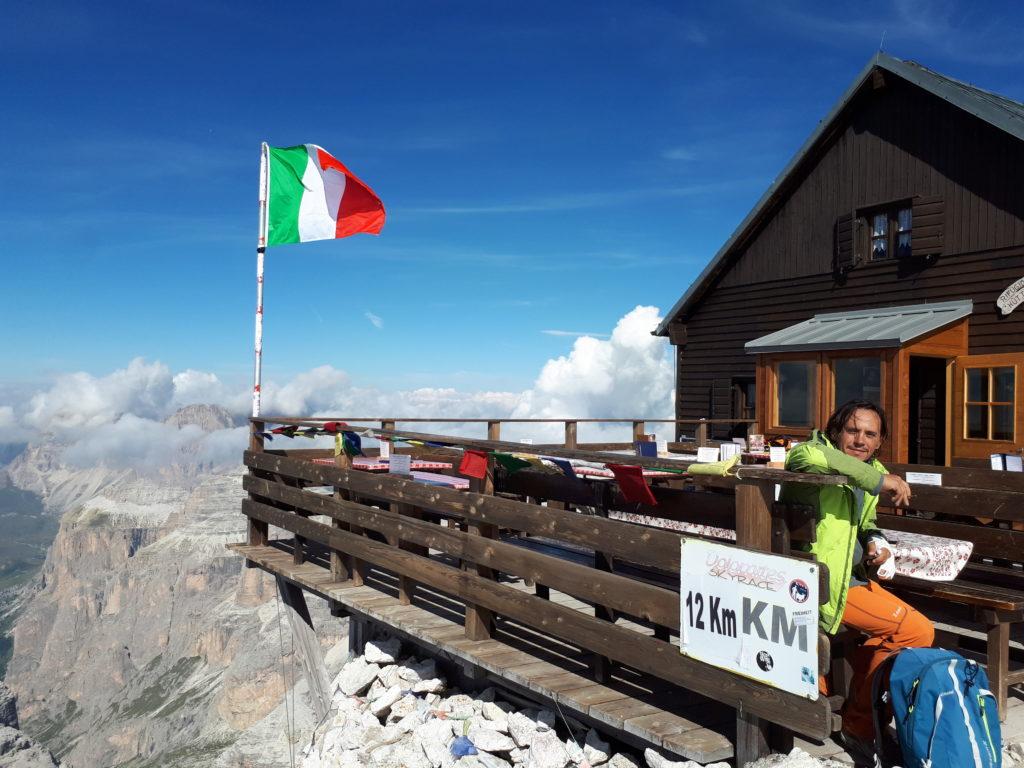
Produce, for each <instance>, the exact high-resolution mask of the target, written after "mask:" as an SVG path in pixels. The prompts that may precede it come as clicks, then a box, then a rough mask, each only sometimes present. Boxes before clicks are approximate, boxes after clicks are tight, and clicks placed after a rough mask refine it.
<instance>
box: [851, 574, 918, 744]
mask: <svg viewBox="0 0 1024 768" xmlns="http://www.w3.org/2000/svg"><path fill="white" fill-rule="evenodd" d="M843 624H845V625H846V626H848V627H852V628H853V629H858V630H860V631H861V632H863V633H865V634H866V635H868V636H869V637H868V639H867V640H865V641H864V643H863V644H862V645H860V646H858V647H857V648H856V650H855V651H854V653H853V657H852V658H851V659H850V664H851V666H852V667H853V679H852V680H851V681H850V692H849V695H848V696H847V699H846V705H845V706H844V707H843V730H844V731H846V732H847V733H849V734H850V735H851V736H855V737H856V738H858V739H862V740H871V739H874V736H875V724H874V720H873V714H872V701H871V685H872V681H873V680H874V677H875V674H874V673H875V670H876V669H877V668H878V665H879V664H881V663H882V662H883V661H885V659H886V657H888V656H889V655H890V654H892V653H894V652H895V651H898V650H900V649H901V648H928V647H930V646H931V644H932V642H933V641H934V640H935V628H934V627H933V626H932V623H931V622H930V621H929V620H928V619H927V618H926V617H925V616H924V614H922V613H921V612H919V611H917V610H916V609H914V608H911V607H910V606H909V605H907V604H906V603H905V602H903V601H902V600H900V599H899V598H898V597H896V595H894V594H892V593H891V592H889V591H887V590H885V589H883V588H882V587H881V586H879V584H878V583H877V582H874V581H869V582H868V583H867V586H863V587H850V591H849V593H847V596H846V609H845V610H844V611H843Z"/></svg>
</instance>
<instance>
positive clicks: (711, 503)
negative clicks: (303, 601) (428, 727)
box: [242, 441, 837, 763]
mask: <svg viewBox="0 0 1024 768" xmlns="http://www.w3.org/2000/svg"><path fill="white" fill-rule="evenodd" d="M479 442H480V443H481V445H480V446H479V447H483V448H490V447H492V445H493V447H494V448H495V449H499V450H509V448H510V447H511V448H512V449H515V448H516V447H518V448H521V446H515V445H514V444H503V443H497V442H494V443H489V442H487V441H479ZM472 447H477V446H476V445H473V446H472ZM580 453H581V454H584V456H585V455H586V454H585V452H580ZM245 462H246V464H247V465H248V466H249V468H250V474H249V475H248V476H247V477H246V478H245V480H244V488H245V489H246V491H248V493H249V498H248V499H247V500H245V501H244V502H243V510H242V511H243V513H244V514H245V515H246V516H247V517H248V518H249V520H250V526H249V541H248V544H247V546H248V547H249V549H247V550H246V552H249V553H250V554H252V555H254V556H255V555H256V554H260V558H261V560H260V562H261V563H264V562H265V563H269V562H271V561H272V560H273V558H271V557H270V556H269V555H267V554H266V553H265V552H264V549H265V548H266V547H267V546H268V531H269V527H270V526H274V527H276V528H279V529H283V530H285V531H290V532H291V533H292V534H293V535H294V539H295V548H294V551H295V552H296V553H298V554H297V556H296V557H294V558H293V559H292V564H293V565H294V566H295V567H296V568H298V569H299V571H301V569H302V568H305V564H304V563H303V562H302V561H303V552H304V547H303V544H304V543H305V542H310V543H316V544H318V545H321V546H324V547H327V548H328V549H329V550H330V560H331V575H332V576H333V577H334V578H335V581H334V582H333V583H335V584H342V583H347V581H346V580H351V581H352V582H355V581H357V580H360V579H361V581H360V584H368V583H370V581H371V580H372V579H371V577H370V576H369V572H370V570H373V569H385V570H387V571H388V572H389V573H392V574H394V575H395V577H396V578H397V580H398V585H399V587H398V596H399V599H400V602H401V604H403V605H409V604H410V603H411V602H412V601H413V600H414V599H415V598H416V595H417V594H418V593H419V590H421V589H422V590H424V591H430V592H431V593H432V594H433V593H435V592H438V591H439V592H441V593H445V594H448V595H453V596H455V597H457V598H459V599H461V600H463V601H464V603H465V614H466V619H465V627H464V631H465V635H466V638H467V641H471V642H473V643H479V642H484V641H486V640H488V638H491V637H492V636H493V632H494V631H495V628H496V626H497V618H502V619H503V620H505V621H513V622H515V623H517V624H518V625H522V626H526V627H531V628H533V629H534V630H536V631H539V632H544V633H548V634H550V635H552V636H553V637H555V638H557V639H558V640H559V641H560V642H565V643H569V644H571V645H573V646H576V647H579V648H582V649H585V650H586V651H588V652H589V653H590V654H592V655H593V658H594V659H596V660H597V662H598V665H600V663H602V662H601V660H607V663H608V664H610V663H612V662H614V663H615V664H616V665H621V669H624V670H635V672H638V673H640V674H644V675H649V676H652V677H653V678H656V679H657V680H659V681H660V683H661V684H662V685H671V686H678V687H680V688H683V689H687V690H690V691H693V692H695V693H697V694H700V695H702V696H704V697H707V698H706V699H701V700H700V701H704V702H706V703H705V704H703V705H700V706H704V707H712V706H713V705H712V702H718V704H719V705H721V704H724V705H726V706H729V707H733V708H735V709H736V710H737V714H736V715H735V717H736V722H737V737H736V742H735V743H736V754H737V757H738V758H739V760H740V762H741V763H742V762H743V761H745V760H752V759H755V758H756V757H758V756H760V755H763V754H765V753H766V752H767V746H768V740H769V738H771V737H772V729H771V727H770V725H771V724H772V723H775V724H778V725H779V726H781V727H782V728H784V729H785V731H786V732H796V733H799V734H801V735H804V736H806V737H809V738H812V739H819V740H820V739H824V738H826V737H827V736H828V735H829V734H830V733H831V732H832V730H833V728H834V726H835V724H836V719H835V718H834V716H833V715H832V713H831V711H830V709H829V702H828V701H826V700H823V699H819V700H817V701H810V700H808V699H806V698H804V697H800V696H796V695H794V694H789V693H786V692H784V691H781V690H778V689H774V688H771V687H770V686H767V685H764V684H761V683H757V682H755V681H752V680H749V679H747V678H744V677H741V676H738V675H736V674H733V673H731V672H729V671H725V670H722V669H718V668H715V667H711V666H709V665H706V664H702V663H700V662H697V661H694V660H693V659H690V658H688V657H686V656H683V655H682V654H680V653H679V651H678V648H677V647H676V646H675V645H673V644H672V643H671V642H670V640H669V632H670V631H672V632H677V631H678V627H679V599H678V593H677V587H678V585H677V582H678V572H679V547H680V535H679V534H678V533H675V532H672V531H665V530H657V529H648V528H643V527H640V526H636V525H632V524H629V523H624V522H619V521H615V520H610V519H604V518H601V517H598V516H592V515H583V514H580V513H578V512H575V511H570V510H560V509H554V508H550V507H542V506H539V505H537V504H529V503H524V502H522V501H519V500H516V499H510V498H503V497H502V496H500V495H489V494H483V493H476V492H472V491H471V492H459V491H455V490H452V489H449V488H444V487H440V486H426V485H423V484H420V483H415V482H411V481H408V480H403V479H401V478H398V477H393V476H388V475H370V474H368V473H365V472H359V471H354V470H346V469H342V468H338V467H327V466H319V465H315V464H313V463H312V462H310V461H308V460H301V459H294V458H291V457H289V456H287V455H284V454H282V453H280V452H265V451H261V450H255V451H250V452H247V453H246V455H245ZM497 474H498V475H499V476H500V472H499V473H497ZM523 474H524V476H525V475H526V474H527V473H523ZM537 474H539V473H537ZM760 475H761V476H759V477H756V478H754V479H752V480H750V481H749V482H745V483H739V484H737V485H736V487H735V488H734V491H733V494H732V495H728V494H712V493H707V494H693V493H690V492H686V491H683V490H682V489H680V488H659V489H658V491H657V492H658V493H659V494H666V499H667V498H668V496H672V497H673V498H675V499H676V500H677V501H678V502H679V503H683V504H686V505H693V507H694V510H695V514H700V515H705V514H706V515H708V516H710V517H712V518H715V519H718V518H720V517H721V516H722V515H725V514H728V515H729V516H730V519H731V522H732V524H733V525H735V526H737V530H738V531H739V533H740V537H739V538H740V540H739V542H738V544H739V545H741V546H742V545H746V546H751V547H752V548H757V549H761V550H766V551H767V550H771V549H773V548H775V546H774V545H775V542H778V546H779V547H786V548H788V547H789V542H790V539H791V534H792V533H793V531H796V537H797V539H800V536H802V535H803V534H801V533H800V531H808V530H809V531H811V532H813V525H807V524H806V521H804V522H803V523H801V524H799V525H795V526H794V525H791V524H790V521H789V520H788V519H784V518H783V517H781V516H780V515H779V514H777V513H776V512H775V507H774V506H773V504H772V501H771V496H772V487H773V485H772V482H771V480H770V479H768V478H776V479H792V478H795V477H798V476H796V475H793V474H792V473H784V472H779V471H777V470H770V471H762V472H761V473H760ZM545 477H550V476H545ZM803 477H806V479H807V481H809V482H823V483H834V482H837V479H836V478H820V477H817V478H816V477H814V476H803ZM566 480H568V478H566ZM325 486H326V487H330V488H334V489H336V490H335V493H334V495H325V494H323V493H314V492H312V491H310V490H308V488H309V487H325ZM563 487H565V486H563ZM571 487H572V489H573V490H572V493H569V494H568V496H569V500H571V501H574V502H575V503H580V502H581V500H583V499H586V500H589V501H593V500H594V498H595V496H594V491H593V490H591V491H589V495H587V491H586V489H584V488H583V487H582V486H578V485H572V486H571ZM499 490H500V489H499ZM575 493H582V494H584V495H583V496H582V497H580V498H576V497H574V496H573V494H575ZM601 493H602V494H604V493H610V494H612V495H611V496H610V502H611V504H612V505H614V504H616V503H618V502H619V501H621V500H619V499H616V497H615V495H614V492H612V491H601ZM684 497H685V498H684ZM357 499H358V501H356V500H357ZM697 507H700V508H701V509H702V510H703V511H700V512H697V511H696V510H697ZM727 510H731V512H728V511H727ZM414 512H415V513H416V514H413V513H414ZM318 515H326V516H327V517H329V518H330V519H331V524H330V525H326V524H324V523H320V522H317V521H316V520H314V519H311V518H313V517H315V516H318ZM432 516H443V517H445V518H449V519H451V518H455V519H457V520H461V521H463V522H464V523H465V524H466V526H467V530H465V531H463V530H460V529H459V528H457V527H454V526H441V525H438V524H436V523H435V522H432V519H431V518H432ZM435 519H436V518H435ZM499 529H505V530H507V531H513V532H518V533H521V534H525V535H527V536H543V537H546V538H548V539H550V540H552V541H555V542H560V543H562V544H565V545H568V546H572V547H576V548H578V549H581V550H585V551H591V552H594V553H595V554H594V560H593V562H592V564H591V563H587V562H571V558H570V559H563V558H560V557H557V556H552V555H551V554H549V553H544V552H537V551H530V550H529V549H528V548H525V547H523V546H519V545H517V544H516V543H512V542H508V541H502V540H500V539H498V538H497V532H498V530H499ZM370 534H373V536H371V535H370ZM800 540H802V539H800ZM780 551H785V550H781V549H780ZM439 558H441V559H440V560H439ZM445 558H447V560H445ZM251 559H255V557H253V558H251ZM336 559H337V561H339V562H338V567H337V568H335V567H334V566H335V561H336ZM456 561H462V562H463V563H466V564H467V566H468V567H466V568H465V569H459V568H458V567H452V565H453V564H454V562H456ZM617 562H620V563H623V564H628V563H634V564H643V565H644V566H646V567H650V568H652V569H655V570H657V571H659V572H661V573H664V574H668V575H669V576H670V577H671V578H673V581H674V582H675V587H676V588H668V587H666V586H665V585H664V584H659V583H656V582H652V581H649V580H645V579H642V578H638V577H636V576H634V575H629V574H628V573H625V572H619V571H618V570H617V569H616V568H615V567H614V565H615V563H617ZM355 563H362V564H363V568H362V570H360V568H358V567H357V566H356V565H355ZM264 567H265V566H264ZM299 571H295V572H296V573H298V572H299ZM302 572H304V571H302ZM499 575H503V576H506V575H514V576H517V577H520V580H524V579H529V580H531V581H533V582H535V583H536V584H539V585H541V586H542V587H548V588H549V590H550V592H551V593H555V592H556V591H557V593H558V594H559V595H560V596H568V597H569V599H570V600H571V601H573V602H572V603H571V605H567V604H564V603H563V602H556V601H555V600H554V598H553V595H552V599H551V600H545V599H543V598H542V597H538V596H537V595H532V594H529V593H525V592H523V591H522V588H521V584H520V586H518V587H517V586H515V585H513V584H511V583H509V582H508V579H507V578H502V579H499V578H498V576H499ZM318 578H319V577H318ZM318 583H319V582H318ZM629 618H633V619H636V620H637V621H636V622H631V621H628V620H626V619H629ZM620 619H621V620H620ZM645 626H646V627H647V630H646V631H644V627H645ZM652 627H653V630H651V629H650V628H652ZM651 632H653V634H651ZM826 658H827V654H826ZM617 669H618V667H617ZM669 699H671V697H669ZM676 699H679V695H677V696H676ZM637 706H638V707H639V709H637V712H640V711H641V710H643V714H642V715H641V714H637V716H636V722H634V724H633V727H636V728H640V727H641V723H647V721H648V720H649V721H650V723H654V722H661V720H659V717H661V716H660V715H657V713H656V712H655V711H654V710H651V708H650V706H651V705H649V704H643V705H642V706H641V704H639V703H638V705H637ZM700 706H698V707H697V709H695V710H694V714H697V713H698V711H699V709H700ZM645 707H646V709H645ZM666 716H668V715H666ZM673 717H676V716H675V715H673ZM631 722H632V721H631ZM644 727H646V726H644ZM680 727H683V726H680ZM627 730H628V728H627ZM645 732H646V731H645ZM676 733H677V734H679V739H677V740H676V742H674V743H675V744H676V747H678V746H679V744H680V743H682V742H683V741H685V739H683V738H682V735H681V732H678V731H677V732H676ZM659 738H660V737H659ZM656 743H662V744H663V746H665V745H668V744H669V740H668V739H667V737H666V738H665V739H663V740H662V741H661V742H656Z"/></svg>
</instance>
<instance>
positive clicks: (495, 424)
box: [257, 416, 757, 450]
mask: <svg viewBox="0 0 1024 768" xmlns="http://www.w3.org/2000/svg"><path fill="white" fill-rule="evenodd" d="M262 421H268V422H270V421H272V422H273V423H275V424H298V425H317V424H322V423H324V422H325V421H344V422H346V423H349V424H360V425H365V424H377V425H379V426H380V428H381V429H388V430H390V429H394V428H395V427H396V425H398V424H403V425H404V424H486V425H487V439H488V440H500V439H501V427H502V425H503V424H562V425H563V430H564V435H565V441H564V443H562V444H563V445H564V446H565V447H566V448H577V447H579V448H592V449H594V450H618V449H624V448H629V447H630V445H631V444H630V443H627V442H604V443H577V437H578V434H579V425H580V424H629V425H630V426H631V427H632V439H633V440H634V441H635V440H642V439H643V436H644V434H645V433H646V431H647V426H648V425H650V424H673V425H675V426H676V427H677V428H678V427H688V428H692V433H693V443H694V444H696V445H697V446H707V445H711V439H710V428H711V427H713V426H738V425H747V426H750V425H752V424H757V420H756V419H619V418H610V419H511V418H510V419H504V418H503V419H451V418H444V417H436V418H419V417H416V418H403V417H396V416H338V417H330V418H324V419H310V418H309V417H305V416H301V417H290V416H273V417H263V419H262ZM257 423H260V422H257ZM678 436H679V435H678V434H676V432H675V430H673V434H672V439H671V440H669V441H668V442H669V446H670V449H673V450H682V449H683V448H685V447H692V446H691V445H690V444H689V443H683V442H677V441H676V440H675V438H676V437H678Z"/></svg>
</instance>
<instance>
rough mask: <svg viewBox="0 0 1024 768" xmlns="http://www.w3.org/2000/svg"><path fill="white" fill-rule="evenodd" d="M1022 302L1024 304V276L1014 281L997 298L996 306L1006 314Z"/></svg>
mask: <svg viewBox="0 0 1024 768" xmlns="http://www.w3.org/2000/svg"><path fill="white" fill-rule="evenodd" d="M1021 304H1024V277H1022V278H1021V279H1020V280H1017V281H1016V282H1014V283H1012V284H1011V285H1010V287H1009V288H1007V289H1006V290H1005V291H1003V292H1002V293H1001V294H999V298H998V299H996V306H997V307H999V311H1000V312H1002V313H1003V314H1004V315H1008V314H1010V313H1011V312H1013V310H1015V309H1016V308H1017V307H1019V306H1020V305H1021Z"/></svg>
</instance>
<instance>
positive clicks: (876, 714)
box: [871, 651, 900, 768]
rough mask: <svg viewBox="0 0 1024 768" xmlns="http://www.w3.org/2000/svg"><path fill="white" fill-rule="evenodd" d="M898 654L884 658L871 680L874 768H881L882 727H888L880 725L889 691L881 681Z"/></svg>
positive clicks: (897, 652) (888, 672) (886, 678)
mask: <svg viewBox="0 0 1024 768" xmlns="http://www.w3.org/2000/svg"><path fill="white" fill-rule="evenodd" d="M899 653H900V652H899V651H893V652H892V653H890V654H889V655H888V656H886V657H885V659H884V660H883V661H882V663H881V664H879V665H878V667H877V668H876V669H875V676H874V677H873V678H872V680H871V718H872V721H873V722H874V724H875V768H882V755H883V754H885V750H884V749H883V747H882V734H883V733H884V730H883V726H884V725H888V723H887V722H886V723H882V718H881V714H880V713H881V711H882V710H883V709H884V708H885V706H886V705H887V704H888V703H889V689H888V686H886V685H883V682H882V681H883V680H888V679H889V674H890V673H891V672H892V665H893V664H894V663H895V662H896V657H897V656H898V655H899Z"/></svg>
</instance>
